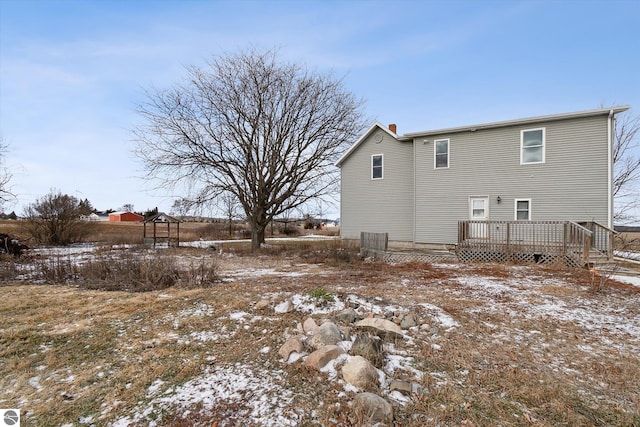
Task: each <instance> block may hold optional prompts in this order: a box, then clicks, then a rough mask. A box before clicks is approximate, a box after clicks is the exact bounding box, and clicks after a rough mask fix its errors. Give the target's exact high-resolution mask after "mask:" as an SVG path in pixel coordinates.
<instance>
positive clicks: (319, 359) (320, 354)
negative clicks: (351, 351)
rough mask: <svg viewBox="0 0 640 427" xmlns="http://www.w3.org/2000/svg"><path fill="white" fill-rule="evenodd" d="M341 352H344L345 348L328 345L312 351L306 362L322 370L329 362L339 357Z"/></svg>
mask: <svg viewBox="0 0 640 427" xmlns="http://www.w3.org/2000/svg"><path fill="white" fill-rule="evenodd" d="M341 354H344V350H343V349H342V348H340V347H338V346H337V345H326V346H324V347H321V348H319V349H318V350H316V351H314V352H313V353H311V354H310V355H309V356H308V357H307V360H305V361H304V364H305V365H307V366H309V367H311V368H313V369H317V370H320V369H322V368H324V367H325V365H326V364H327V363H329V362H330V361H332V360H333V359H335V358H337V357H338V356H340V355H341Z"/></svg>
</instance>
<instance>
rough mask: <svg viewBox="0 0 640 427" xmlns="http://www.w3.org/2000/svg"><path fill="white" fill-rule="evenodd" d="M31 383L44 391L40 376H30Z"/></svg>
mask: <svg viewBox="0 0 640 427" xmlns="http://www.w3.org/2000/svg"><path fill="white" fill-rule="evenodd" d="M29 385H30V386H31V387H33V388H35V389H36V390H38V391H42V386H41V385H40V376H35V377H31V378H29Z"/></svg>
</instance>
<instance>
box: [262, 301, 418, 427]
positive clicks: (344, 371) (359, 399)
mask: <svg viewBox="0 0 640 427" xmlns="http://www.w3.org/2000/svg"><path fill="white" fill-rule="evenodd" d="M268 306H269V305H268V304H266V303H264V302H261V303H258V304H256V308H260V309H267V307H268ZM293 310H294V307H293V304H291V303H290V301H284V302H281V303H279V304H276V306H275V309H274V311H275V312H276V313H284V312H289V311H293ZM388 317H389V318H384V317H382V316H376V315H374V314H373V313H365V312H362V311H360V312H359V311H356V310H355V309H354V308H353V307H352V308H347V309H345V310H342V311H339V312H334V313H331V314H328V315H327V316H325V317H324V318H323V319H322V320H320V321H319V323H320V324H318V322H316V319H314V318H312V317H307V318H306V319H305V320H304V322H301V323H298V324H297V327H296V328H295V330H294V331H289V332H288V333H287V336H286V337H285V338H287V339H286V342H285V343H284V344H283V345H282V346H281V347H280V349H279V351H278V353H279V355H280V357H281V358H282V360H283V361H284V362H288V363H297V361H299V360H300V361H302V362H301V363H304V364H305V365H306V366H307V367H309V368H310V369H316V370H319V371H320V370H323V368H325V367H327V365H329V364H330V363H332V366H330V368H332V369H335V371H336V374H337V375H340V376H341V378H342V379H343V380H344V381H345V382H346V383H348V384H350V385H351V386H352V387H351V388H357V390H358V393H357V394H356V396H355V398H354V400H353V401H352V403H351V409H352V417H353V419H354V421H356V423H357V424H359V425H380V426H384V425H391V424H392V423H393V406H392V404H391V403H390V402H389V401H388V400H387V399H385V398H384V397H382V395H385V394H389V393H391V392H394V391H396V392H399V393H402V394H403V395H411V394H413V393H417V392H419V391H420V390H419V385H418V384H417V383H416V382H413V381H407V380H406V378H403V379H396V380H393V381H390V382H388V381H386V380H385V378H386V375H385V373H384V371H383V369H384V364H385V350H384V344H385V343H386V342H393V343H397V342H398V341H402V340H404V339H405V332H406V331H405V330H406V329H409V328H411V327H414V326H416V317H415V314H413V313H404V314H401V315H393V314H389V316H388ZM414 379H415V378H414Z"/></svg>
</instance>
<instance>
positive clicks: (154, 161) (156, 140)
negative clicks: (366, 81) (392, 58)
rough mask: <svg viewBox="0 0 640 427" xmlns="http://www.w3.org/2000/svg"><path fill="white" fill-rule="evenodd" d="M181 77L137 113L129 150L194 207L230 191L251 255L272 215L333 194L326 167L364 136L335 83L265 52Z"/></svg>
mask: <svg viewBox="0 0 640 427" xmlns="http://www.w3.org/2000/svg"><path fill="white" fill-rule="evenodd" d="M187 71H188V73H187V78H186V80H185V82H183V84H181V85H177V86H176V87H174V88H173V89H170V90H158V89H153V90H150V91H147V101H146V102H145V103H144V104H143V105H141V106H140V107H139V113H140V114H141V115H142V117H143V118H144V125H143V126H141V127H140V128H138V129H137V130H136V131H135V135H136V139H137V142H138V145H137V148H136V151H135V152H136V154H137V156H138V157H139V158H140V159H141V160H142V161H143V163H144V166H145V169H146V171H147V173H148V176H149V177H152V178H155V179H157V180H159V181H158V182H159V185H160V186H165V187H168V188H175V187H176V186H178V185H186V188H188V192H189V193H190V196H191V197H189V198H190V199H192V200H194V201H196V203H198V204H206V203H208V202H210V201H213V200H214V199H215V198H216V197H217V196H218V195H220V194H223V193H225V192H228V193H230V194H233V196H234V197H235V199H236V200H237V201H238V202H239V203H240V205H241V207H242V209H243V210H244V213H245V215H246V218H247V221H248V222H249V224H250V227H251V242H252V244H251V246H252V248H253V249H256V248H259V247H260V245H261V244H262V243H264V236H265V228H266V227H267V225H268V224H269V222H270V221H271V220H272V219H273V218H274V217H276V216H278V215H281V214H283V213H284V212H287V211H289V210H291V209H294V208H296V207H298V206H301V205H304V204H305V203H307V202H308V201H310V200H314V199H317V198H319V197H322V196H325V195H326V194H330V193H331V192H334V191H336V184H337V180H338V174H337V168H335V167H334V166H333V164H334V162H335V161H336V160H337V159H338V157H339V155H340V154H341V153H342V152H343V151H344V149H345V148H346V146H347V145H348V144H349V143H350V142H353V141H354V140H355V139H356V137H357V136H358V134H359V133H360V132H361V131H362V129H363V123H362V114H361V107H362V101H361V100H358V99H356V97H355V96H354V95H353V94H351V93H350V92H348V91H347V90H345V88H344V87H343V83H342V80H340V79H337V78H335V77H334V76H333V75H332V74H320V73H316V72H311V71H309V70H307V69H306V68H304V67H302V66H300V65H296V64H291V63H282V62H279V61H278V58H277V53H276V52H275V51H272V50H270V51H256V50H249V51H245V52H241V53H239V54H227V55H224V56H219V57H215V58H214V59H213V60H212V61H211V62H209V64H208V66H207V67H206V68H199V67H190V68H188V70H187Z"/></svg>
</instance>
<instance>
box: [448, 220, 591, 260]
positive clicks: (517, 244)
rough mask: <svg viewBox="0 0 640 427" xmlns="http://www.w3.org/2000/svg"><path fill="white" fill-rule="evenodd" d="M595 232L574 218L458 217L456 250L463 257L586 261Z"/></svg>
mask: <svg viewBox="0 0 640 427" xmlns="http://www.w3.org/2000/svg"><path fill="white" fill-rule="evenodd" d="M592 235H593V233H592V232H591V230H589V229H587V228H586V227H583V226H581V225H580V224H577V223H575V222H572V221H459V222H458V246H457V251H458V256H459V257H460V258H461V259H462V260H463V261H467V260H477V261H481V260H486V261H489V260H513V261H516V260H525V261H529V260H530V261H534V260H535V261H538V260H540V259H542V260H547V259H561V260H563V261H564V262H568V263H570V264H574V265H585V264H586V263H588V262H589V251H590V249H591V246H592Z"/></svg>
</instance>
